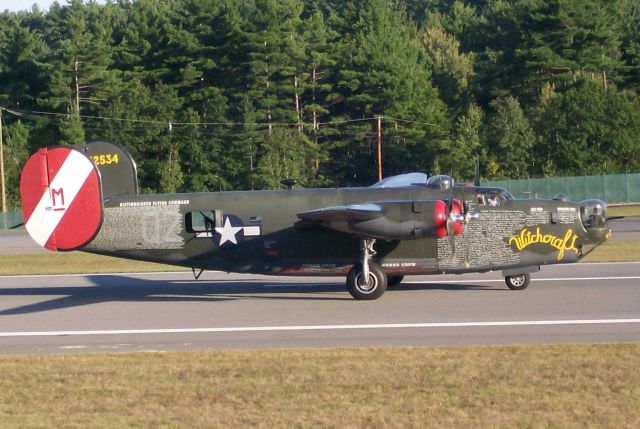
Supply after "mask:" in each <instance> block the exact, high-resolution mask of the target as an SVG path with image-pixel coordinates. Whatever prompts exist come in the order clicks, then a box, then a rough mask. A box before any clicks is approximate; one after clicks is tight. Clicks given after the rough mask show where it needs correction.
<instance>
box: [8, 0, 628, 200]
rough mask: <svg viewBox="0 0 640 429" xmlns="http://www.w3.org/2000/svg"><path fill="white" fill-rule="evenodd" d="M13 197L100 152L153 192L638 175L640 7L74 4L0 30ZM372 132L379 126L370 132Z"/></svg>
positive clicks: (560, 3) (558, 1)
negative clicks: (117, 158) (52, 164)
mask: <svg viewBox="0 0 640 429" xmlns="http://www.w3.org/2000/svg"><path fill="white" fill-rule="evenodd" d="M0 28H1V29H2V30H1V31H0V107H2V108H3V109H4V110H3V111H2V118H3V137H4V143H5V169H6V175H7V183H8V191H9V198H10V201H11V202H12V204H16V203H17V188H18V180H19V172H20V168H21V166H22V165H23V164H24V162H25V160H26V158H27V157H28V154H29V153H31V152H32V151H34V150H36V149H37V148H39V147H42V146H48V145H53V144H72V145H78V144H81V143H82V142H83V141H91V140H97V139H100V140H109V141H114V142H116V143H119V144H121V145H123V146H125V147H126V148H127V149H128V150H129V151H130V152H131V153H132V155H133V157H134V158H135V159H136V161H137V162H138V170H139V177H140V182H141V187H142V189H143V190H144V191H145V192H160V191H162V192H172V191H205V190H220V189H223V190H227V189H260V188H277V187H280V186H281V185H279V181H280V180H281V179H283V178H286V177H292V178H296V179H298V180H299V182H300V184H301V185H303V186H327V185H328V186H334V185H340V186H343V185H367V184H371V183H373V182H375V181H376V180H377V164H376V163H377V154H376V152H377V150H376V145H377V142H378V139H380V140H381V142H382V159H383V162H382V169H383V172H384V175H385V176H388V175H391V174H397V173H402V172H406V171H426V172H429V173H441V172H445V173H448V172H453V174H454V175H455V176H456V177H458V178H460V179H468V178H470V177H472V176H473V170H474V164H475V160H476V159H479V160H480V163H481V169H482V170H481V173H482V176H483V178H484V179H499V178H506V177H509V178H519V177H525V176H551V175H573V174H576V175H582V174H600V173H617V172H625V171H629V172H636V171H639V170H640V101H639V98H638V94H639V91H640V2H638V1H637V0H601V1H598V0H519V1H514V0H475V1H471V0H466V1H462V0H456V1H450V0H422V1H420V0H404V1H402V0H395V1H394V0H392V1H389V0H360V1H340V0H314V1H310V0H117V1H112V2H108V3H107V4H97V3H95V2H92V1H88V2H83V1H82V0H71V1H68V2H65V3H63V4H54V6H52V7H51V9H50V10H49V11H47V12H44V11H41V10H38V9H37V8H34V9H32V10H30V11H28V12H20V13H11V12H4V13H2V14H0ZM379 125H380V127H379Z"/></svg>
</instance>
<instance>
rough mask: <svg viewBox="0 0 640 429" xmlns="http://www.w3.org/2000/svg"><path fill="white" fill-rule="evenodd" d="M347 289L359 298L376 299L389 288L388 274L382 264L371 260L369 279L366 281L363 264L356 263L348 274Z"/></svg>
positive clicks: (362, 299)
mask: <svg viewBox="0 0 640 429" xmlns="http://www.w3.org/2000/svg"><path fill="white" fill-rule="evenodd" d="M347 290H348V291H349V293H350V294H351V296H352V297H354V298H355V299H357V300H361V301H364V300H374V299H378V298H380V297H381V296H382V294H383V293H384V291H385V290H387V275H386V274H385V272H384V271H382V268H381V267H380V265H378V264H376V263H375V262H369V281H368V282H365V281H364V276H363V275H362V264H357V265H354V266H353V268H351V270H350V271H349V274H347Z"/></svg>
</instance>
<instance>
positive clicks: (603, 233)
mask: <svg viewBox="0 0 640 429" xmlns="http://www.w3.org/2000/svg"><path fill="white" fill-rule="evenodd" d="M580 220H581V221H582V225H583V226H584V228H585V229H586V230H587V233H588V241H589V242H597V243H601V242H603V241H605V240H607V239H608V238H609V237H610V236H611V228H609V221H608V220H607V203H606V202H604V201H602V200H595V199H593V200H583V201H581V202H580Z"/></svg>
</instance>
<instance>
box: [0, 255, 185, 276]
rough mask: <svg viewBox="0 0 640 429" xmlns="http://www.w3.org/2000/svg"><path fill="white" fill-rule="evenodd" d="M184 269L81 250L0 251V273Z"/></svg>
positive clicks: (125, 271)
mask: <svg viewBox="0 0 640 429" xmlns="http://www.w3.org/2000/svg"><path fill="white" fill-rule="evenodd" d="M184 269H185V268H181V267H175V266H171V265H163V264H156V263H153V262H139V261H131V260H128V259H120V258H112V257H109V256H101V255H93V254H89V253H81V252H71V253H53V252H47V253H37V254H26V255H0V275H20V274H25V275H29V274H86V273H129V272H155V271H179V270H184Z"/></svg>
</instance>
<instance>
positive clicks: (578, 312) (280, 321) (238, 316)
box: [0, 263, 640, 354]
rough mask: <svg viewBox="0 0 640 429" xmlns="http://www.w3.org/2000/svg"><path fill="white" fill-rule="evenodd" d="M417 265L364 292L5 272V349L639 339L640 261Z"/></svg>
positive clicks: (250, 282) (0, 294)
mask: <svg viewBox="0 0 640 429" xmlns="http://www.w3.org/2000/svg"><path fill="white" fill-rule="evenodd" d="M533 279H534V280H533V281H532V284H531V286H530V287H529V289H527V290H525V291H521V292H514V291H510V290H508V289H507V288H506V286H505V284H504V281H503V279H502V278H501V277H500V275H499V273H487V274H482V275H480V274H470V275H465V276H418V277H409V278H408V279H407V283H406V284H403V285H401V286H399V287H396V288H394V289H393V290H389V291H387V293H386V294H385V295H384V296H383V297H382V298H381V299H379V300H377V301H372V302H358V301H354V300H352V299H351V297H350V296H349V294H348V293H347V292H346V291H345V288H344V280H343V279H342V278H305V279H300V278H282V277H256V276H242V275H227V274H222V273H205V274H204V275H203V277H202V278H201V279H200V280H198V281H195V280H193V278H192V277H191V274H190V273H162V274H122V275H91V276H35V277H34V276H31V277H0V354H31V353H71V352H87V351H135V350H190V349H239V348H280V347H340V346H395V345H403V346H421V345H459V344H513V343H531V344H533V343H567V342H569V343H583V342H589V343H591V342H612V341H640V263H616V264H579V265H558V266H550V267H543V270H542V271H541V272H539V273H536V274H534V275H533Z"/></svg>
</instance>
